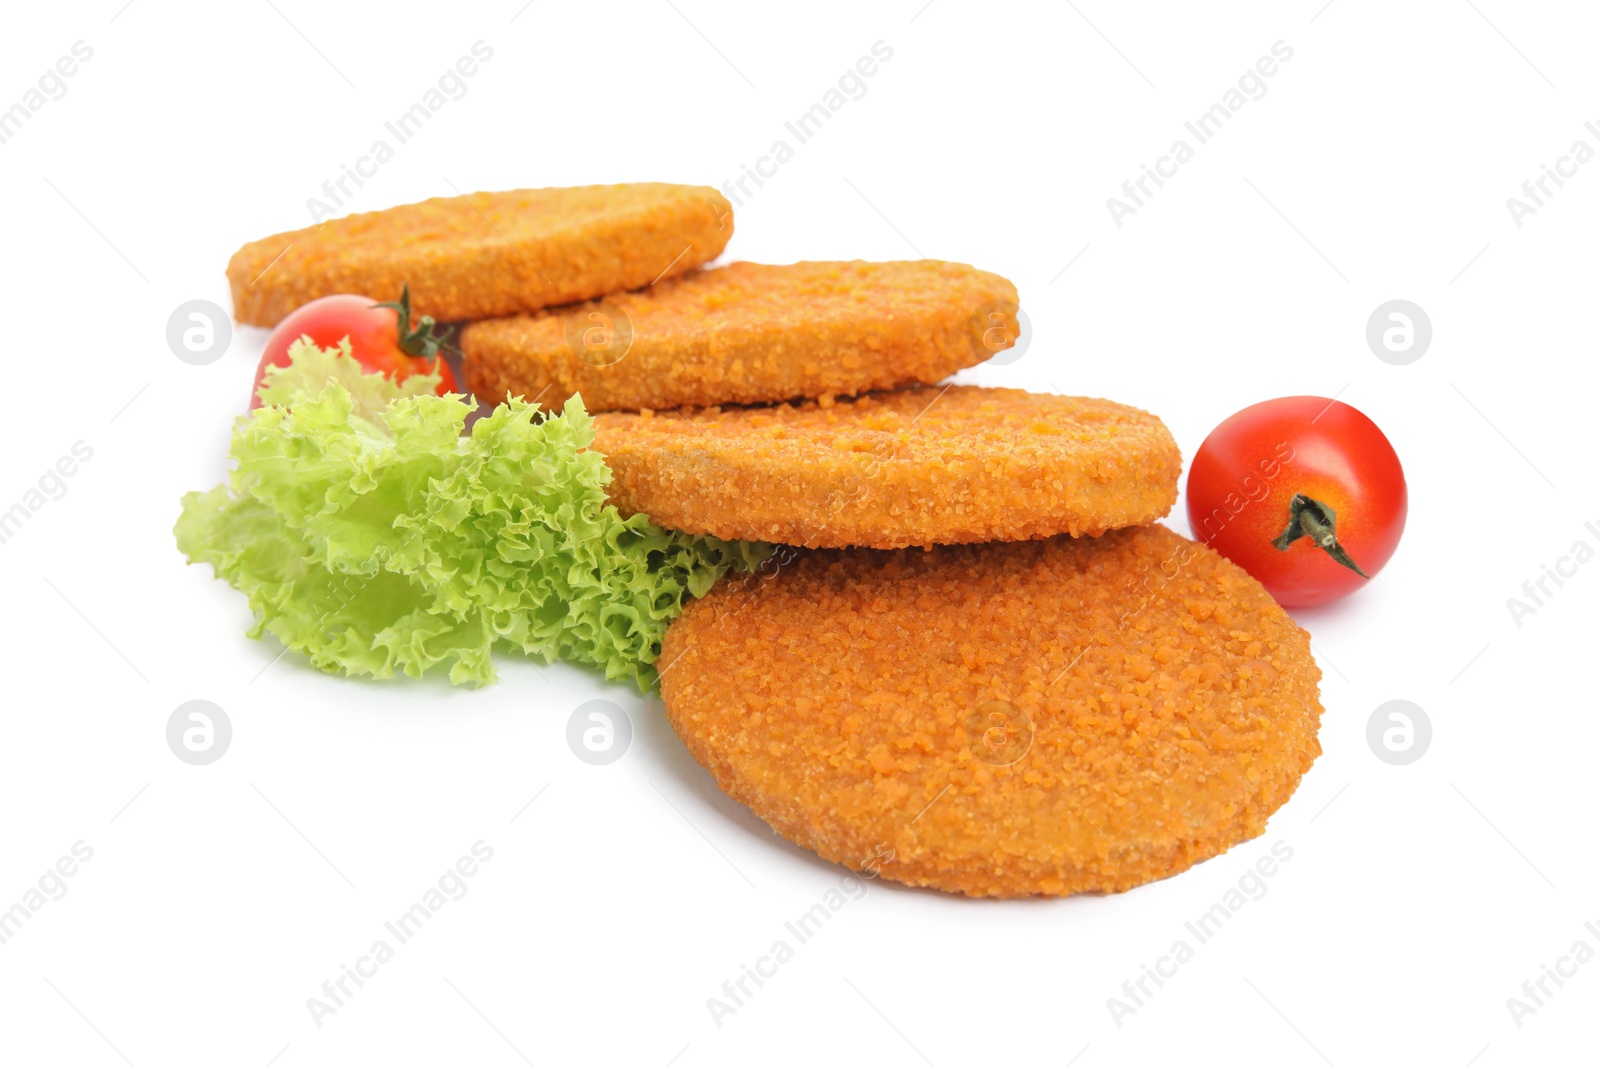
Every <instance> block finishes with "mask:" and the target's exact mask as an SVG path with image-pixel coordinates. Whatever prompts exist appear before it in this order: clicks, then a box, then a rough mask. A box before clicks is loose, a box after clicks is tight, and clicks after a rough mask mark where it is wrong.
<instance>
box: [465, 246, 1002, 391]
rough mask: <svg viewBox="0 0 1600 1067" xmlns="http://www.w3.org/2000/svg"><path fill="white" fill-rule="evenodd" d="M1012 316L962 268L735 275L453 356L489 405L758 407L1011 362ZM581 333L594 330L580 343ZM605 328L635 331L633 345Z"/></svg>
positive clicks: (804, 266)
mask: <svg viewBox="0 0 1600 1067" xmlns="http://www.w3.org/2000/svg"><path fill="white" fill-rule="evenodd" d="M1016 310H1017V290H1016V287H1015V286H1013V285H1012V284H1011V283H1010V282H1008V281H1007V280H1006V279H1004V278H1002V277H1000V276H999V275H997V274H990V273H989V272H987V271H981V270H977V269H975V268H973V267H969V266H967V265H966V264H963V263H939V262H935V261H932V260H922V261H919V262H913V263H865V262H861V261H856V262H851V263H792V264H789V265H788V266H768V265H765V264H760V263H735V264H733V265H732V266H728V267H722V268H719V269H715V270H703V271H694V272H692V273H689V274H686V275H684V276H682V277H680V278H677V279H675V280H672V281H667V282H663V283H662V284H660V285H655V286H652V287H651V288H649V289H646V290H644V291H643V292H638V293H619V294H616V295H614V296H610V297H607V298H606V299H605V300H604V301H603V302H597V303H595V304H588V305H583V306H580V307H575V308H560V309H558V310H554V311H548V312H543V313H538V314H533V315H518V316H516V317H513V318H507V319H496V320H492V321H488V322H479V323H474V324H473V325H471V326H468V327H467V328H466V330H464V331H463V332H462V337H461V350H462V352H463V353H465V355H466V361H465V364H464V373H465V375H466V381H467V385H468V387H469V388H470V389H471V390H472V391H473V393H475V394H476V395H477V396H478V398H479V399H480V400H484V401H487V402H489V403H499V402H500V401H501V400H504V399H505V398H506V396H508V395H520V396H523V397H525V398H532V397H534V396H537V395H540V394H544V395H546V396H548V397H551V398H557V402H558V403H559V400H560V399H564V398H566V397H569V396H571V395H572V394H573V393H581V394H582V395H583V402H584V404H585V406H586V407H587V408H588V409H589V410H590V411H638V410H640V409H641V408H667V407H675V406H678V405H692V406H696V407H701V406H707V405H711V404H754V403H764V402H768V401H775V400H791V399H794V398H796V397H818V396H823V395H826V396H830V397H832V396H839V395H848V396H854V395H856V394H857V393H862V392H866V391H867V390H869V389H892V388H894V387H896V386H899V385H907V384H910V383H913V382H937V381H939V380H940V379H942V378H945V377H948V376H949V375H951V374H953V373H955V372H956V371H958V370H960V369H961V368H963V367H970V366H972V365H974V364H976V363H980V362H982V361H983V360H985V359H988V358H989V357H990V356H992V355H993V354H994V353H995V352H998V351H1001V350H1002V349H1005V348H1010V347H1011V346H1012V345H1013V344H1014V343H1015V342H1016V339H1017V336H1018V332H1019V328H1018V325H1017V319H1016ZM596 313H598V314H600V315H601V316H603V318H600V319H595V318H593V316H594V315H595V314H596ZM613 320H620V321H617V322H613ZM591 321H592V322H594V323H598V324H600V325H601V326H602V330H601V331H600V332H598V333H596V334H592V335H591V334H586V333H585V327H586V326H587V324H589V323H590V322H591ZM575 322H576V323H577V324H578V325H577V327H576V328H574V323H575ZM607 327H609V328H613V329H616V328H620V329H624V330H626V329H630V328H631V343H628V342H627V340H626V339H625V338H624V339H622V340H613V338H615V337H617V336H618V335H616V334H607V333H606V332H605V328H607ZM586 336H588V337H592V338H593V339H594V345H593V347H592V348H590V349H587V350H586V349H585V346H584V343H583V338H585V337H586ZM624 353H625V354H624Z"/></svg>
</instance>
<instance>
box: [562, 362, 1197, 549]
mask: <svg viewBox="0 0 1600 1067" xmlns="http://www.w3.org/2000/svg"><path fill="white" fill-rule="evenodd" d="M595 430H596V433H595V443H594V447H595V449H596V450H598V451H600V452H601V453H603V454H604V455H605V457H606V462H607V463H608V464H609V465H610V467H611V471H612V480H611V485H610V487H609V488H608V490H607V492H608V493H609V494H610V497H611V501H612V502H613V503H615V504H616V505H617V507H618V508H620V509H621V510H622V511H623V512H624V513H625V514H631V513H633V512H639V511H642V512H644V513H645V514H646V515H649V516H650V517H651V518H652V519H653V520H655V521H656V522H657V523H659V524H660V525H662V526H666V527H669V528H671V529H674V530H682V531H684V532H686V533H706V534H714V535H715V536H717V537H722V538H729V539H732V538H739V539H743V540H748V541H774V542H778V543H782V544H790V545H804V546H806V547H808V548H843V547H848V546H851V545H863V546H866V547H869V548H904V547H907V546H910V545H931V544H957V543H963V542H970V541H1021V540H1027V539H1029V538H1035V537H1049V536H1052V535H1054V534H1058V533H1070V534H1074V535H1079V534H1097V533H1102V532H1104V531H1106V530H1110V529H1115V528H1117V527H1121V526H1134V525H1139V524H1141V523H1147V522H1153V521H1154V520H1155V519H1158V518H1160V517H1161V516H1162V515H1165V514H1166V513H1167V509H1169V508H1170V507H1172V503H1173V501H1174V500H1175V499H1177V492H1178V488H1177V487H1178V471H1179V467H1180V465H1181V459H1180V456H1179V453H1178V446H1177V445H1176V444H1175V443H1174V442H1173V440H1172V435H1171V434H1170V433H1168V432H1167V428H1166V427H1165V426H1164V425H1162V423H1161V420H1160V419H1158V418H1156V417H1155V416H1154V415H1151V414H1149V413H1147V412H1143V411H1140V410H1138V409H1137V408H1131V407H1126V406H1124V405H1122V404H1114V403H1112V402H1111V401H1109V400H1091V399H1087V398H1083V397H1068V396H1054V395H1050V394H1045V393H1027V392H1023V391H1022V390H1020V389H986V388H981V387H977V386H961V385H955V386H947V387H945V388H942V389H939V388H922V389H905V390H896V391H894V392H887V393H869V394H867V395H866V396H863V397H861V398H859V399H857V400H844V401H839V402H837V403H829V402H826V401H821V402H815V403H812V402H808V403H805V404H801V405H798V406H793V405H788V404H780V405H777V406H775V407H766V408H727V409H717V408H710V409H706V410H703V411H699V412H694V413H685V414H679V413H677V412H653V413H640V414H637V415H623V414H609V415H600V416H597V417H596V419H595Z"/></svg>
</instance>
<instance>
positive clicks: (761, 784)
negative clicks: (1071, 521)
mask: <svg viewBox="0 0 1600 1067" xmlns="http://www.w3.org/2000/svg"><path fill="white" fill-rule="evenodd" d="M789 551H790V562H788V563H787V564H786V565H785V566H782V567H780V568H779V569H778V570H777V571H776V573H774V574H768V575H765V576H740V577H738V578H734V577H728V578H724V579H723V580H722V581H721V582H719V583H718V584H717V586H715V587H714V588H713V590H712V591H711V592H710V594H708V595H707V596H706V597H705V598H703V599H701V600H699V601H696V602H695V603H692V604H690V605H689V606H688V608H687V609H685V611H684V613H683V615H682V616H680V617H679V618H678V620H677V621H676V622H674V623H673V625H672V627H671V628H670V629H669V630H668V631H667V635H666V638H665V640H664V641H663V643H662V651H661V659H660V661H659V663H660V668H661V675H662V698H663V699H664V700H665V702H666V707H667V717H668V719H669V721H670V722H671V724H672V727H673V729H674V730H675V731H677V733H678V736H679V737H681V738H682V739H683V741H684V743H685V744H686V745H687V746H688V748H689V750H690V751H691V752H692V753H693V754H694V756H695V758H696V759H697V760H699V761H700V763H701V764H702V765H703V766H704V767H705V768H706V769H707V770H709V771H710V772H711V774H712V776H713V777H714V778H715V779H716V781H717V784H718V785H720V786H721V787H722V789H723V790H724V791H725V792H726V793H727V794H728V795H729V796H731V797H733V798H734V799H736V800H738V801H740V802H741V803H743V804H746V805H748V806H749V807H750V808H751V809H752V810H754V811H755V813H756V814H757V815H759V816H760V817H761V818H762V819H764V820H766V821H767V822H768V823H769V824H771V826H772V827H773V829H774V830H776V831H777V832H778V833H780V834H782V835H783V836H784V837H787V838H789V839H790V840H791V841H794V842H796V843H798V844H800V845H803V846H805V847H806V848H809V849H812V850H813V851H815V852H816V853H818V854H819V855H821V856H822V857H823V858H824V859H827V860H830V861H832V862H836V863H842V864H845V865H847V866H850V867H854V868H857V869H870V868H878V869H879V873H881V874H882V875H883V877H885V878H890V879H893V880H895V881H898V882H904V883H906V884H908V885H914V886H931V887H933V888H936V889H942V890H945V891H947V892H952V893H965V894H968V895H970V896H988V897H1015V896H1026V895H1031V894H1046V895H1065V894H1069V893H1080V892H1122V891H1124V890H1127V889H1131V888H1132V887H1134V886H1137V885H1142V884H1144V883H1146V882H1150V881H1154V880H1156V879H1160V878H1165V877H1168V876H1169V875H1172V874H1176V873H1178V872H1179V871H1182V870H1185V869H1186V868H1188V867H1190V866H1191V865H1193V864H1195V863H1198V862H1200V861H1202V860H1205V859H1208V858H1209V857H1211V856H1215V855H1218V854H1219V853H1221V852H1224V851H1226V850H1227V849H1228V848H1230V847H1231V846H1233V845H1235V844H1237V843H1239V842H1241V841H1246V840H1248V839H1250V838H1253V837H1256V836H1258V835H1259V834H1261V833H1262V831H1263V829H1264V828H1265V825H1266V821H1267V818H1268V816H1270V815H1271V814H1272V813H1273V812H1274V811H1275V810H1277V808H1278V807H1279V806H1280V805H1282V804H1283V803H1284V802H1285V801H1286V800H1288V799H1289V797H1290V795H1291V794H1292V793H1293V792H1294V790H1295V787H1296V785H1297V784H1298V783H1299V781H1300V777H1301V775H1303V774H1304V773H1305V772H1306V770H1307V769H1309V768H1310V766H1311V763H1312V761H1313V760H1314V759H1315V758H1316V757H1317V756H1318V755H1319V754H1320V753H1321V747H1320V745H1319V744H1318V741H1317V727H1318V721H1319V718H1320V716H1321V713H1322V706H1321V704H1320V703H1319V701H1318V693H1317V683H1318V680H1319V678H1320V672H1319V671H1318V669H1317V666H1316V664H1315V662H1314V661H1313V660H1312V657H1311V651H1310V643H1309V638H1308V636H1307V634H1306V633H1305V632H1304V631H1303V630H1301V629H1300V628H1299V627H1297V626H1296V625H1295V624H1294V622H1293V621H1292V620H1291V619H1290V618H1289V617H1288V615H1286V614H1285V613H1284V611H1283V609H1282V608H1280V607H1278V605H1277V604H1276V603H1274V602H1273V600H1272V598H1271V597H1270V596H1268V595H1267V593H1266V591H1265V590H1264V589H1262V587H1261V585H1260V584H1259V583H1258V582H1256V581H1255V579H1253V578H1251V577H1250V576H1249V575H1248V574H1246V573H1245V572H1244V571H1243V570H1241V569H1240V568H1238V567H1237V566H1235V565H1234V564H1232V563H1230V562H1228V561H1227V560H1225V559H1224V558H1222V557H1221V556H1219V555H1217V554H1216V553H1215V552H1213V551H1211V550H1210V549H1208V548H1206V547H1205V546H1203V545H1199V544H1196V543H1195V542H1192V541H1189V540H1186V539H1185V538H1182V537H1180V536H1178V535H1177V534H1175V533H1173V532H1171V531H1170V530H1167V529H1165V528H1164V527H1160V526H1149V527H1140V528H1136V529H1129V530H1121V531H1117V532H1114V533H1108V534H1105V535H1104V536H1101V537H1097V538H1079V539H1074V538H1069V537H1058V538H1053V539H1050V540H1045V541H1031V542H1022V543H1012V544H989V545H970V546H967V545H964V546H951V547H942V548H936V549H932V550H929V551H926V552H923V551H915V550H912V551H901V552H874V551H870V550H863V549H855V550H849V551H843V552H839V551H804V550H789Z"/></svg>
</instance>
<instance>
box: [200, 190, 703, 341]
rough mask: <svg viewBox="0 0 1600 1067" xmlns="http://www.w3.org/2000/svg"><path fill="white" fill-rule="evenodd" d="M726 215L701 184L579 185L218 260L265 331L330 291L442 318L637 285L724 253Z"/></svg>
mask: <svg viewBox="0 0 1600 1067" xmlns="http://www.w3.org/2000/svg"><path fill="white" fill-rule="evenodd" d="M731 236H733V208H732V207H731V206H730V205H729V203H728V201H727V199H726V198H725V197H723V195H722V194H721V193H719V192H717V191H716V190H715V189H712V188H710V187H708V186H701V185H666V184H662V183H659V182H641V183H637V184H633V185H584V186H578V187H575V188H570V189H514V190H512V191H510V192H504V193H468V194H467V195H465V196H445V197H438V198H437V199H433V200H424V201H422V202H421V203H420V204H405V205H403V206H401V207H392V208H388V209H386V210H384V211H369V212H366V213H363V214H359V215H347V216H345V217H344V218H338V219H329V220H328V221H327V222H324V223H322V224H321V225H319V226H312V227H309V228H307V229H304V230H295V231H292V232H290V233H280V234H275V235H274V236H272V237H266V238H263V239H261V240H259V241H251V242H250V243H249V244H247V245H245V246H244V247H243V248H241V249H239V251H237V252H235V253H234V255H233V259H232V260H230V261H229V262H228V283H229V285H230V286H231V287H232V289H233V317H234V318H235V319H237V320H238V321H240V322H244V323H249V324H251V325H253V326H272V325H275V324H276V323H277V322H278V320H279V319H281V318H283V317H284V316H285V315H287V314H289V312H291V311H293V310H294V309H295V308H297V307H299V306H300V305H302V304H305V303H307V302H309V301H311V300H315V299H316V298H318V297H321V296H328V295H330V294H332V293H360V294H363V295H366V296H370V297H372V298H373V299H374V300H396V299H398V298H399V296H400V288H401V286H402V285H407V284H409V285H410V286H411V307H412V310H414V311H415V312H416V313H417V314H418V315H432V316H433V317H434V318H436V319H438V320H439V321H441V322H456V321H460V320H463V319H481V318H487V317H489V316H492V315H513V314H516V313H517V312H519V311H533V310H535V309H537V308H542V307H549V306H550V305H553V304H569V303H572V302H573V301H575V300H588V299H589V298H590V297H595V296H601V295H603V294H605V293H609V292H613V291H615V290H618V289H636V288H638V287H640V286H643V285H649V284H650V283H651V282H653V281H656V280H658V279H660V278H663V277H672V276H674V275H677V274H682V273H683V272H684V271H687V270H692V269H693V268H695V267H698V266H699V265H700V264H702V263H706V262H709V261H710V260H713V259H715V258H717V256H719V255H721V254H722V250H723V248H724V247H725V246H726V245H727V243H728V238H729V237H731Z"/></svg>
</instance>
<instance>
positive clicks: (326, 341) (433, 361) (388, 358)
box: [250, 289, 458, 408]
mask: <svg viewBox="0 0 1600 1067" xmlns="http://www.w3.org/2000/svg"><path fill="white" fill-rule="evenodd" d="M402 323H404V324H405V330H404V332H402V331H401V324H402ZM302 337H309V338H311V340H312V342H313V343H314V344H316V345H317V347H319V348H332V347H334V346H336V345H338V343H339V342H340V341H342V340H344V339H345V338H346V337H348V338H349V339H350V354H351V355H352V356H354V357H355V358H356V360H357V361H358V362H359V363H360V364H361V365H362V366H363V367H365V368H366V369H367V370H369V371H377V372H379V373H381V374H387V375H389V376H390V377H391V378H393V379H394V380H395V381H397V382H403V381H405V380H406V379H407V378H409V377H410V376H411V375H413V374H429V373H433V372H437V373H438V375H439V389H438V393H439V395H440V396H443V395H444V394H445V393H454V392H457V391H458V390H457V388H456V376H455V373H454V372H453V371H452V370H451V369H450V364H448V363H446V362H445V361H444V359H443V357H441V356H440V355H439V346H440V344H441V343H442V341H443V333H442V331H441V330H440V329H439V328H438V327H437V326H436V325H435V324H434V321H433V319H432V318H431V317H429V316H423V317H422V318H421V319H418V320H413V319H412V317H411V292H410V290H409V289H406V290H403V291H402V292H401V294H400V299H399V300H398V301H396V302H394V303H391V304H381V303H378V302H376V301H374V300H373V299H372V298H371V297H366V296H353V295H350V294H343V293H341V294H339V295H337V296H324V297H321V298H319V299H317V300H313V301H311V303H309V304H305V305H303V306H301V307H298V308H296V309H295V310H294V311H291V312H290V313H289V314H288V316H287V317H286V318H284V320H283V321H282V322H280V323H278V325H277V326H275V327H273V329H272V333H271V334H270V335H269V336H268V337H267V347H266V350H265V351H264V352H262V354H261V363H260V365H259V366H257V367H256V381H255V385H253V386H252V387H251V389H250V406H251V407H252V408H258V407H260V406H261V396H260V393H259V390H260V389H261V382H262V380H263V379H264V378H265V377H266V373H267V368H268V367H286V366H288V365H289V346H290V345H292V344H294V343H295V342H296V341H298V340H299V339H300V338H302Z"/></svg>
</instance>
